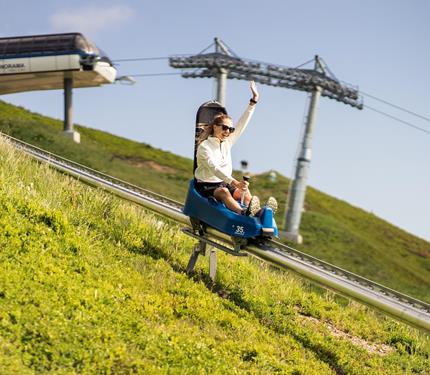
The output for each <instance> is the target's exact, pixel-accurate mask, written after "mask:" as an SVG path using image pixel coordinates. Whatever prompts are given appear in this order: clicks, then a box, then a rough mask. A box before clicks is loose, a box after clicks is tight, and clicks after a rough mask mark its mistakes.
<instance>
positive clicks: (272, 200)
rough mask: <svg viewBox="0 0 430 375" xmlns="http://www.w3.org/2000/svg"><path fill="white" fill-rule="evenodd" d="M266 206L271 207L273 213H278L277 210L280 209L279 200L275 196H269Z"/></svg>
mask: <svg viewBox="0 0 430 375" xmlns="http://www.w3.org/2000/svg"><path fill="white" fill-rule="evenodd" d="M265 206H267V207H270V208H271V209H272V211H273V213H276V211H277V210H278V202H277V200H276V199H275V198H273V197H269V199H268V200H267V202H266V204H265Z"/></svg>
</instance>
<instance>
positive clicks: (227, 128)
mask: <svg viewBox="0 0 430 375" xmlns="http://www.w3.org/2000/svg"><path fill="white" fill-rule="evenodd" d="M215 125H216V126H222V130H223V131H226V130H228V131H229V132H230V133H234V128H233V127H231V126H228V125H224V124H220V125H218V124H215Z"/></svg>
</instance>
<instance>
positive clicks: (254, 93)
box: [249, 81, 260, 102]
mask: <svg viewBox="0 0 430 375" xmlns="http://www.w3.org/2000/svg"><path fill="white" fill-rule="evenodd" d="M249 85H250V87H251V91H252V100H254V101H256V102H258V98H259V97H260V94H259V93H258V90H257V85H256V84H255V82H254V81H250V82H249Z"/></svg>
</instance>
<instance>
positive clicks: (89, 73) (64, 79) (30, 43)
mask: <svg viewBox="0 0 430 375" xmlns="http://www.w3.org/2000/svg"><path fill="white" fill-rule="evenodd" d="M116 73H117V71H116V68H115V67H114V66H113V63H112V61H111V60H110V59H109V57H108V56H107V55H106V54H105V53H104V52H103V51H102V50H100V49H99V48H97V47H96V46H95V45H94V44H93V43H92V42H91V41H89V40H88V39H87V38H86V37H84V36H83V35H82V34H80V33H65V34H48V35H33V36H18V37H6V38H0V95H1V94H13V93H18V92H25V91H35V90H58V89H62V88H63V89H64V132H65V134H66V135H67V136H69V137H70V138H72V139H73V140H74V141H75V142H77V143H79V142H80V135H79V133H78V132H76V131H74V129H73V121H72V109H73V105H72V90H73V88H81V87H97V86H101V85H103V84H109V83H113V82H114V81H115V78H116Z"/></svg>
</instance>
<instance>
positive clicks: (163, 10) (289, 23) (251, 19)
mask: <svg viewBox="0 0 430 375" xmlns="http://www.w3.org/2000/svg"><path fill="white" fill-rule="evenodd" d="M70 4H71V2H68V1H63V0H58V1H52V0H51V1H50V0H45V1H43V2H42V1H39V2H35V1H20V0H16V1H14V2H10V1H7V2H6V1H5V0H0V9H1V12H0V35H2V36H13V35H31V34H41V33H54V32H68V31H80V32H83V33H84V34H85V35H87V36H88V37H89V38H90V39H91V40H93V41H94V42H95V43H96V44H97V45H98V46H99V47H101V48H102V49H103V50H105V51H106V52H107V53H108V55H109V56H110V57H111V59H113V60H115V59H125V58H136V57H167V56H170V55H174V54H182V53H198V52H199V51H201V50H203V49H204V48H205V47H207V46H208V45H210V44H211V43H212V42H213V38H214V37H219V38H221V39H222V40H223V41H224V42H226V43H227V44H228V45H229V46H230V47H231V48H232V49H233V51H234V52H235V53H236V54H237V55H239V56H240V57H244V58H249V59H255V60H261V61H264V62H269V63H274V64H279V65H284V66H290V67H296V66H298V65H300V64H302V63H304V62H305V61H308V60H310V59H312V58H313V56H314V55H316V54H318V55H320V56H321V57H322V58H323V59H324V61H325V62H326V63H327V64H328V66H329V67H330V69H331V70H332V71H333V72H334V74H335V75H336V76H337V77H338V78H339V79H341V80H343V81H345V82H349V83H351V84H354V85H358V86H359V89H360V90H362V91H363V92H365V93H368V94H371V95H373V96H376V97H378V98H381V99H384V100H386V101H389V102H391V103H394V104H396V105H399V106H401V107H405V108H407V109H409V110H412V111H414V112H417V113H419V114H421V115H423V116H426V117H430V110H429V107H428V101H429V100H428V99H429V94H428V87H429V86H430V78H429V74H428V64H429V61H430V49H429V47H428V38H429V36H430V23H429V22H428V15H429V14H430V3H429V2H428V1H425V0H412V1H408V2H405V1H400V0H381V1H377V2H376V1H370V0H363V1H360V2H358V1H345V0H343V1H342V0H331V1H325V2H322V1H318V0H308V1H301V2H297V1H289V0H284V1H281V0H279V1H275V0H266V1H264V2H261V1H255V0H249V1H242V0H236V1H231V0H230V1H225V0H221V1H217V2H214V1H211V2H209V1H202V0H200V1H196V0H191V1H186V0H184V1H181V2H179V1H162V0H160V1H111V0H105V1H98V0H96V1H80V0H78V1H74V2H73V5H70ZM309 67H310V66H309ZM118 69H119V74H120V75H127V74H148V73H162V72H166V73H167V72H173V69H171V68H169V66H168V62H167V60H157V61H146V62H134V63H132V62H123V63H121V64H120V65H119V66H118ZM227 87H228V90H227V108H228V110H229V113H230V114H231V115H232V116H233V118H234V119H237V118H238V117H239V116H240V114H241V112H242V110H243V109H244V108H245V106H246V104H247V101H248V99H249V97H250V93H249V89H248V84H247V83H246V82H243V81H235V80H232V81H228V85H227ZM259 89H260V93H261V100H260V103H259V104H258V108H257V110H256V113H255V115H254V118H253V119H252V122H251V124H250V126H249V128H248V129H247V131H246V133H245V134H244V135H243V137H242V138H241V140H240V141H239V142H238V143H237V145H236V146H235V149H234V150H233V154H234V155H233V156H234V164H235V167H236V168H239V161H240V160H243V159H245V160H248V162H249V169H250V171H252V172H262V171H267V170H270V169H274V170H277V171H279V172H281V173H282V174H284V175H286V176H289V177H290V176H291V175H292V171H293V164H294V159H295V157H296V152H297V148H298V142H299V139H300V132H301V129H302V124H303V114H304V111H305V108H306V102H307V95H306V94H305V93H302V92H298V91H292V90H287V89H281V88H274V87H269V86H261V85H260V86H259ZM214 97H215V84H214V82H213V80H208V79H184V78H181V77H180V76H179V75H178V76H175V75H173V76H161V77H141V78H137V83H136V84H135V85H134V86H127V85H120V84H114V85H110V86H104V87H102V88H89V89H76V90H74V121H75V123H78V124H82V125H85V126H89V127H93V128H98V129H102V130H106V131H108V132H110V133H114V134H118V135H121V136H124V137H127V138H130V139H134V140H137V141H143V142H146V143H149V144H151V145H153V146H154V147H158V148H161V149H164V150H169V151H172V152H174V153H177V154H180V155H184V156H187V157H191V155H192V147H193V128H194V119H195V111H196V109H197V107H198V106H199V105H200V104H201V103H202V102H204V101H206V100H209V99H212V98H214ZM1 99H3V100H5V101H7V102H10V103H13V104H17V105H21V106H24V107H26V108H29V109H31V110H33V111H36V112H39V113H42V114H45V115H48V116H53V117H56V118H60V119H61V118H62V117H63V93H62V91H60V90H56V91H40V92H32V93H22V94H13V95H5V96H2V98H1ZM364 103H365V104H366V105H369V106H371V107H374V108H377V109H378V110H382V111H384V112H387V113H389V114H391V115H393V116H396V117H399V118H401V119H403V120H404V121H408V122H410V123H413V124H415V125H417V126H419V127H422V128H424V129H427V130H428V131H430V123H429V122H428V121H425V120H422V119H419V118H417V117H414V116H411V115H409V114H407V113H404V112H401V111H398V110H396V109H394V108H392V107H389V106H387V105H384V104H383V103H381V102H378V101H375V100H373V99H371V98H370V97H366V96H365V97H364ZM429 143H430V134H428V133H425V132H420V131H418V130H414V129H412V128H410V127H407V126H406V125H403V124H401V123H398V122H396V121H394V120H393V119H390V118H387V117H384V116H382V115H380V114H377V113H375V112H373V111H371V110H369V109H364V110H363V111H359V110H357V109H354V108H352V107H349V106H345V105H343V104H341V103H339V102H336V101H333V100H329V99H327V98H322V99H321V101H320V105H319V109H318V113H317V119H316V127H315V134H314V139H313V160H312V164H311V169H310V175H309V181H308V182H309V185H311V186H313V187H315V188H317V189H319V190H321V191H323V192H326V193H328V194H330V195H333V196H335V197H338V198H340V199H343V200H345V201H347V202H349V203H351V204H353V205H355V206H358V207H361V208H363V209H365V210H367V211H369V212H373V213H374V214H375V215H377V216H379V217H382V218H384V219H386V220H388V221H390V222H392V223H393V224H395V225H397V226H399V227H401V228H403V229H405V230H407V231H409V232H411V233H414V234H416V235H419V236H420V237H422V238H425V239H427V240H430V220H429V212H430V199H429V194H428V190H429V187H430V173H429V163H430V151H429V147H428V146H429ZM190 172H191V171H190ZM142 184H143V182H142ZM305 240H306V239H305Z"/></svg>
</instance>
